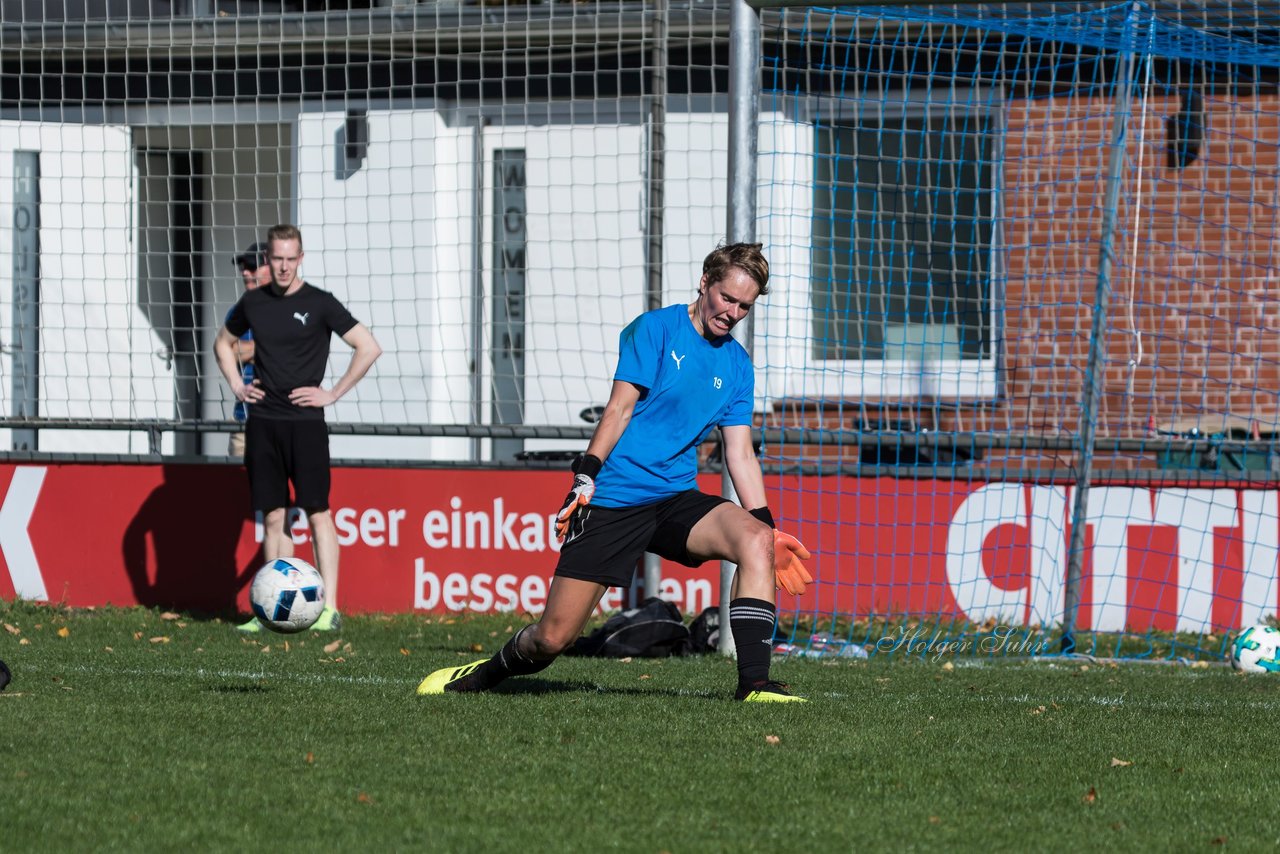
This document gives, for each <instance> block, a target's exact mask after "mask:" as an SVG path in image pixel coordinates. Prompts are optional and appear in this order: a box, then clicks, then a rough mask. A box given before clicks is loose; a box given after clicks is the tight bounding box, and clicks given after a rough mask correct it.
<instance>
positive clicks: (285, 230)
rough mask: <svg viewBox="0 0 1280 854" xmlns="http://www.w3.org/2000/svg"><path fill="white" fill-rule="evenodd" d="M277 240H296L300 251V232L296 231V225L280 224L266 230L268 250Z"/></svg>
mask: <svg viewBox="0 0 1280 854" xmlns="http://www.w3.org/2000/svg"><path fill="white" fill-rule="evenodd" d="M277 240H296V241H298V249H299V250H301V249H302V232H301V231H299V230H298V227H297V226H296V225H290V224H288V223H281V224H280V225H273V226H271V228H269V229H267V246H268V248H269V247H270V246H271V244H272V243H275V242H276V241H277Z"/></svg>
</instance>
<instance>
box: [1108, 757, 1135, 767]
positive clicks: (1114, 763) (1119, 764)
mask: <svg viewBox="0 0 1280 854" xmlns="http://www.w3.org/2000/svg"><path fill="white" fill-rule="evenodd" d="M1132 764H1133V763H1132V762H1126V761H1124V760H1123V759H1116V758H1115V757H1114V756H1112V757H1111V767H1112V768H1128V767H1129V766H1130V765H1132Z"/></svg>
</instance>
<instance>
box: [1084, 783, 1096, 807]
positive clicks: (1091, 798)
mask: <svg viewBox="0 0 1280 854" xmlns="http://www.w3.org/2000/svg"><path fill="white" fill-rule="evenodd" d="M1080 800H1082V801H1084V802H1085V803H1086V804H1091V803H1094V802H1095V801H1097V800H1098V790H1097V789H1095V788H1094V787H1093V786H1090V787H1089V791H1087V792H1085V793H1084V797H1083V798H1081V799H1080Z"/></svg>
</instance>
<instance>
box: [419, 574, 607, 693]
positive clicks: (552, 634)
mask: <svg viewBox="0 0 1280 854" xmlns="http://www.w3.org/2000/svg"><path fill="white" fill-rule="evenodd" d="M606 589H607V588H606V587H605V586H604V585H603V584H596V583H595V582H592V581H582V580H580V579H577V578H562V577H559V576H557V577H555V578H553V579H552V580H551V590H550V591H549V592H548V593H547V607H546V610H544V611H543V612H542V617H541V618H540V619H539V620H538V622H536V623H533V624H532V625H528V626H525V627H524V628H523V629H521V630H520V631H518V632H516V633H515V634H514V635H512V636H511V639H510V640H508V641H507V642H506V644H504V645H503V647H502V649H500V650H498V654H497V655H495V656H494V657H493V658H490V659H487V660H485V661H474V662H472V663H471V664H467V665H464V666H463V667H450V668H445V669H443V670H437V671H436V672H435V673H432V674H431V675H430V676H428V677H427V678H426V679H424V680H422V684H420V685H419V686H418V693H419V694H442V693H444V692H446V691H448V692H459V693H466V692H471V691H487V690H489V689H490V688H492V687H494V686H495V685H497V684H498V683H500V682H502V681H503V680H504V679H506V678H508V677H510V676H529V675H531V674H534V673H538V672H539V671H542V670H545V669H546V668H547V667H549V666H551V662H553V661H555V660H556V658H557V656H559V655H560V653H562V652H564V651H565V650H566V649H568V648H569V647H570V646H571V645H572V644H573V642H574V641H575V640H577V638H578V636H579V635H580V634H582V628H583V626H585V625H586V624H587V620H588V619H590V618H591V612H592V611H594V610H595V607H596V604H597V603H599V601H600V597H601V596H603V595H604V592H605V590H606Z"/></svg>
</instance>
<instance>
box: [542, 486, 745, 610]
mask: <svg viewBox="0 0 1280 854" xmlns="http://www.w3.org/2000/svg"><path fill="white" fill-rule="evenodd" d="M725 503H728V499H727V498H723V497H721V496H719V495H707V494H706V493H705V492H699V491H698V490H696V489H690V490H689V491H687V492H682V493H680V494H679V495H673V496H672V497H670V498H667V499H665V500H663V501H659V502H658V503H657V504H646V505H644V506H642V507H597V506H594V505H590V504H588V505H587V506H586V507H584V508H582V509H581V510H579V511H578V513H577V515H576V516H575V517H574V520H573V525H572V526H571V529H570V532H569V537H568V539H567V540H566V541H565V544H564V548H563V549H561V551H560V562H559V563H557V564H556V575H563V576H564V577H565V578H577V579H580V580H582V581H593V582H595V583H596V584H603V585H605V586H606V587H626V586H628V585H629V584H631V579H632V577H633V576H634V574H635V571H636V564H637V563H638V562H639V561H640V558H641V557H643V556H644V553H645V552H653V553H654V554H656V555H661V556H662V557H664V558H666V559H667V560H673V561H675V562H676V563H681V564H684V565H685V566H699V565H701V564H702V563H704V562H705V561H706V558H703V557H697V556H695V555H691V554H689V549H688V543H689V532H690V531H692V530H693V526H694V525H696V524H698V522H699V521H701V520H702V517H704V516H706V515H707V514H708V513H710V512H711V511H712V510H714V509H716V508H717V507H719V506H720V505H721V504H725Z"/></svg>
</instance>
